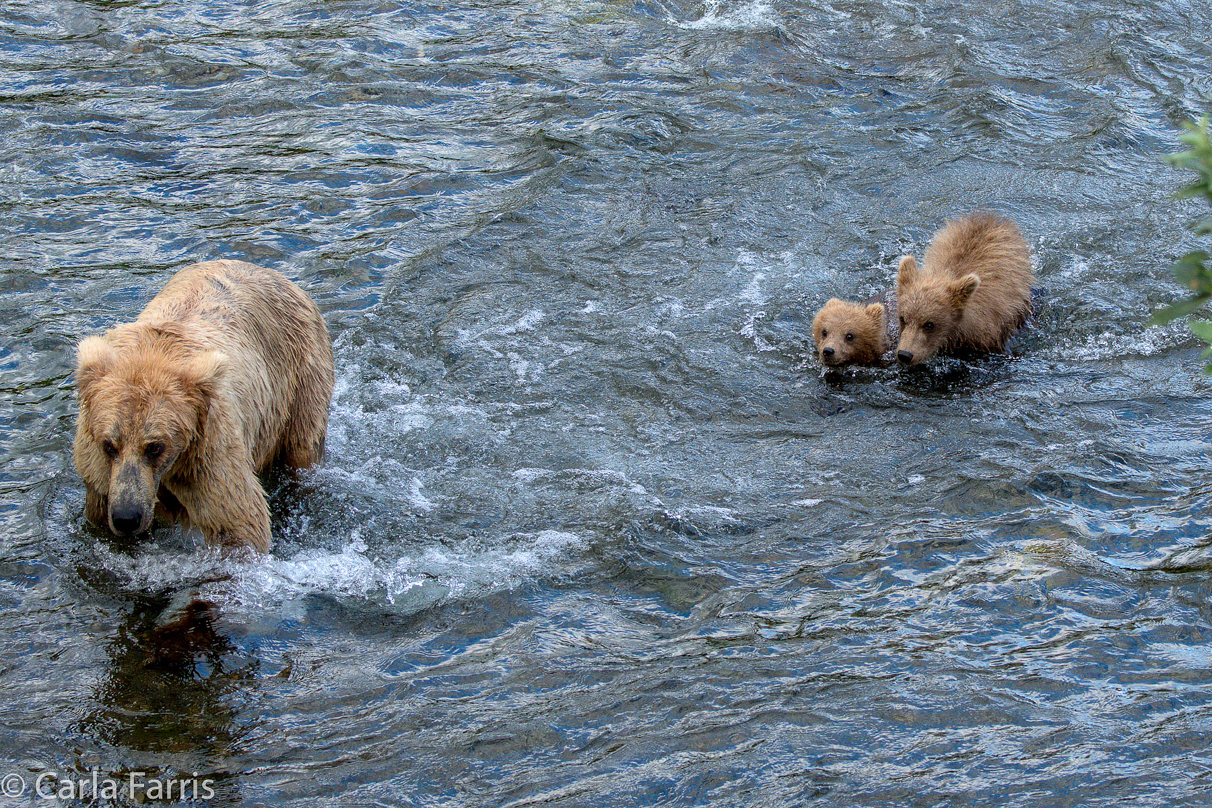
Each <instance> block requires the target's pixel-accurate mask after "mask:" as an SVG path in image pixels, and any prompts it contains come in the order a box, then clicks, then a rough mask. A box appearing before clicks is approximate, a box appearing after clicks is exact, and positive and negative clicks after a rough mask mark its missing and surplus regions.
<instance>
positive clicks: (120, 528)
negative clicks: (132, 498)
mask: <svg viewBox="0 0 1212 808" xmlns="http://www.w3.org/2000/svg"><path fill="white" fill-rule="evenodd" d="M143 516H144V513H143V508H141V507H139V505H137V504H135V503H129V502H128V503H115V504H114V506H113V507H112V508H110V510H109V523H110V525H111V526H112V527H113V529H114V532H115V533H117V534H118V535H120V536H133V535H135V534H136V533H139V532H140V531H142V529H143Z"/></svg>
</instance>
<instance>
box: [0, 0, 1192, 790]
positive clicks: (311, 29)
mask: <svg viewBox="0 0 1212 808" xmlns="http://www.w3.org/2000/svg"><path fill="white" fill-rule="evenodd" d="M1209 30H1212V11H1209V8H1208V6H1207V5H1206V4H1202V3H1190V4H1188V3H1157V4H1154V3H1138V2H1134V0H1105V2H1098V1H1097V0H1096V1H1095V2H1066V3H1047V4H1044V3H1031V2H1016V1H1015V0H1009V1H1008V2H997V3H970V4H952V3H927V4H918V3H901V2H895V3H875V2H809V1H805V2H788V1H787V0H709V2H707V3H706V4H700V3H697V2H678V1H677V0H656V2H635V3H630V2H616V1H615V0H608V1H606V2H601V1H599V0H585V2H567V1H566V0H556V1H555V2H540V3H518V2H510V0H496V1H495V2H470V3H467V2H465V3H456V4H437V5H432V4H425V3H421V2H414V0H399V1H398V2H393V1H389V0H382V1H381V2H373V1H371V2H352V1H350V0H337V1H335V2H318V1H317V2H306V1H305V0H281V1H280V2H273V3H249V2H243V3H211V2H203V0H161V1H160V2H153V1H152V0H124V1H122V2H119V1H117V0H113V1H111V2H107V1H103V0H94V1H93V2H78V1H76V0H50V1H49V2H48V1H45V0H40V2H22V1H20V0H19V1H18V2H10V3H6V4H5V5H4V7H3V9H2V10H0V99H2V104H0V132H2V134H3V137H0V206H2V211H3V216H2V218H0V228H2V230H0V232H2V233H3V244H4V255H3V258H2V259H0V316H3V318H4V320H5V321H6V322H7V323H8V326H7V329H6V330H5V331H4V336H3V341H2V343H0V395H2V396H3V401H4V405H3V408H2V409H0V520H2V522H0V523H2V525H3V528H2V533H0V693H2V694H3V695H0V714H2V715H3V721H0V768H3V771H0V775H7V774H17V775H19V776H20V777H21V778H23V779H24V780H25V781H26V783H27V784H28V785H29V786H30V788H27V789H26V791H25V794H24V796H21V797H14V798H9V797H4V796H0V804H3V805H10V804H11V805H29V804H31V800H32V802H33V804H49V803H48V802H47V801H43V800H40V798H38V797H37V795H33V797H32V798H31V790H30V789H31V788H32V786H33V783H34V782H35V780H36V778H38V777H39V776H40V775H46V776H47V777H48V778H50V779H44V781H43V782H44V784H45V783H48V782H56V783H60V782H64V781H65V780H68V779H70V778H73V777H87V776H91V772H93V771H98V772H100V775H101V777H102V778H105V777H111V778H125V777H126V776H127V773H129V772H133V771H138V772H145V773H147V776H148V777H160V778H174V777H177V778H193V779H195V780H198V781H200V780H206V781H208V782H211V783H212V787H213V789H214V791H215V794H214V797H213V798H212V799H210V800H208V801H200V802H205V804H212V805H233V806H234V805H266V806H288V805H289V806H349V805H359V806H360V805H382V806H393V805H401V806H405V805H407V806H444V807H447V806H489V805H491V806H497V805H500V806H529V805H544V806H592V807H593V808H600V807H601V806H633V805H644V806H648V805H651V806H656V805H662V806H664V805H678V806H681V805H711V806H737V807H738V808H739V807H740V806H745V807H746V808H747V807H749V806H788V807H791V806H826V805H829V806H832V805H838V806H903V805H922V806H939V805H950V806H961V805H977V804H979V805H999V806H1041V807H1044V806H1046V807H1048V808H1051V807H1053V806H1065V805H1073V806H1079V805H1080V806H1119V805H1123V804H1132V805H1136V806H1186V805H1192V806H1193V805H1206V804H1209V803H1212V753H1209V751H1208V741H1209V735H1210V733H1212V652H1210V651H1209V646H1208V643H1209V640H1210V639H1212V610H1210V608H1209V605H1208V600H1209V595H1210V594H1212V585H1210V584H1209V581H1210V579H1212V549H1209V548H1207V547H1206V542H1207V534H1208V530H1209V523H1210V521H1212V520H1210V517H1209V514H1208V508H1209V505H1210V504H1212V502H1210V501H1212V469H1210V463H1209V449H1210V442H1209V441H1210V434H1209V433H1210V429H1212V384H1210V383H1209V380H1208V378H1207V377H1204V376H1203V375H1201V373H1200V372H1199V369H1200V367H1201V365H1202V360H1201V358H1200V352H1199V348H1198V346H1197V345H1196V344H1195V343H1194V341H1193V340H1192V339H1191V338H1190V337H1189V336H1188V335H1187V333H1186V330H1185V328H1184V326H1183V325H1182V324H1181V323H1176V324H1173V325H1171V326H1168V327H1164V328H1157V327H1148V326H1147V320H1148V317H1149V315H1150V313H1151V312H1152V311H1153V310H1154V309H1156V308H1157V307H1159V306H1160V305H1162V304H1164V303H1167V302H1171V301H1173V300H1175V299H1177V298H1178V296H1179V295H1180V294H1181V290H1180V289H1179V288H1178V287H1177V286H1176V285H1175V284H1174V283H1173V281H1172V279H1171V278H1170V276H1169V273H1168V271H1167V266H1168V265H1169V263H1170V262H1171V261H1172V260H1173V259H1174V258H1175V257H1177V256H1178V255H1180V254H1181V253H1183V252H1185V251H1187V250H1189V249H1191V248H1192V247H1193V246H1194V245H1195V243H1196V242H1195V240H1194V239H1193V237H1192V236H1190V234H1189V230H1188V229H1187V224H1188V222H1189V221H1190V219H1191V218H1192V217H1193V216H1195V215H1196V214H1198V213H1200V212H1201V210H1200V207H1199V206H1198V205H1195V204H1192V203H1176V202H1174V201H1173V199H1172V195H1173V193H1174V192H1175V191H1176V190H1177V189H1178V188H1179V187H1180V186H1181V185H1182V184H1184V183H1185V182H1187V181H1188V180H1189V177H1187V176H1184V175H1183V174H1182V172H1179V171H1177V170H1176V169H1174V168H1172V167H1170V166H1168V165H1167V164H1165V163H1164V162H1163V160H1162V159H1161V157H1162V155H1163V154H1165V153H1167V152H1171V151H1175V150H1177V149H1178V147H1179V143H1178V140H1177V135H1178V131H1179V129H1178V127H1179V123H1180V121H1182V120H1183V119H1184V118H1186V117H1187V116H1189V115H1192V114H1195V113H1198V112H1201V111H1203V110H1204V109H1205V108H1207V107H1208V106H1209V105H1210V102H1208V101H1206V100H1205V99H1206V98H1207V97H1208V96H1209V95H1210V94H1212V46H1210V45H1209V42H1208V37H1207V33H1208V31H1209ZM977 207H982V208H990V209H993V210H997V211H1000V212H1002V213H1004V214H1006V215H1009V216H1011V217H1013V218H1014V219H1016V220H1017V221H1018V222H1019V223H1020V224H1021V226H1022V228H1023V230H1024V232H1025V233H1026V234H1027V235H1028V238H1029V241H1030V242H1031V245H1032V248H1033V251H1034V253H1035V258H1036V265H1037V271H1038V281H1037V286H1038V296H1039V311H1038V315H1037V317H1036V319H1035V321H1034V322H1033V323H1032V325H1031V326H1030V328H1028V329H1027V330H1026V331H1025V332H1023V333H1022V334H1020V335H1019V336H1018V337H1017V338H1016V339H1015V341H1014V346H1013V347H1014V351H1013V355H1012V356H1010V357H994V358H991V359H988V360H986V361H983V362H977V363H974V364H961V363H957V362H942V363H938V364H936V365H935V366H933V368H932V369H930V370H929V371H926V372H922V373H902V372H898V371H896V370H876V371H870V372H864V373H856V374H852V375H849V376H846V377H843V378H842V379H840V380H839V379H828V378H823V377H822V376H821V373H820V368H819V366H818V365H817V364H816V362H815V361H814V360H813V359H812V357H811V352H810V350H809V343H808V342H807V340H808V339H809V323H810V320H811V316H812V312H813V311H814V310H815V308H816V307H817V306H818V305H820V304H821V303H822V302H823V301H824V300H826V299H827V298H828V297H830V296H833V295H840V296H843V297H852V298H857V297H862V296H866V295H868V294H871V293H874V292H877V291H879V290H880V289H882V288H883V287H884V286H885V285H887V284H888V283H890V282H891V280H892V276H893V273H894V268H895V263H896V259H897V257H898V256H899V255H900V254H901V253H902V252H910V251H911V252H915V253H917V254H918V255H919V256H920V255H921V253H922V250H923V249H924V245H925V242H926V241H927V240H928V239H929V236H930V234H931V233H932V232H933V230H934V229H936V228H937V227H938V226H939V225H940V224H941V222H942V221H943V220H944V219H945V218H946V217H947V216H951V215H954V214H957V213H961V212H965V211H968V210H971V209H973V208H977ZM220 257H225V258H240V259H245V260H249V261H254V262H257V263H261V264H264V265H267V266H271V267H275V268H277V269H280V270H282V271H283V272H285V273H286V274H287V275H288V276H290V277H292V278H294V279H296V280H297V281H299V282H300V283H301V284H303V285H304V286H305V287H306V288H308V290H309V291H310V292H311V293H312V294H313V295H314V296H315V298H316V299H317V300H318V302H319V303H320V306H321V308H322V310H323V311H324V313H325V316H326V318H327V321H328V323H329V327H330V330H331V332H332V334H333V338H334V342H335V349H336V357H337V376H338V382H337V391H336V395H335V398H334V402H333V408H332V414H331V423H330V435H329V453H328V457H327V459H326V462H325V463H324V465H323V466H322V467H321V468H320V469H318V470H317V471H315V472H313V473H311V474H308V475H305V476H304V477H303V479H302V480H301V481H299V482H291V481H288V480H283V479H280V478H276V477H275V478H271V479H269V480H268V481H267V485H269V487H270V489H271V492H272V509H273V518H274V542H275V544H274V549H273V552H272V553H271V555H270V556H269V557H268V558H265V559H262V560H257V561H253V562H249V563H246V564H239V565H227V566H225V565H224V564H223V563H221V562H216V561H215V560H213V559H211V558H210V557H208V556H207V555H205V554H204V553H201V552H199V550H198V549H197V548H196V547H195V538H196V537H194V536H192V535H190V534H184V535H183V534H181V533H179V532H173V531H162V532H160V533H158V534H157V535H155V536H154V537H153V538H152V540H150V541H147V542H144V543H142V544H139V545H137V546H135V547H126V546H120V545H118V544H116V543H115V542H113V541H111V540H110V539H108V538H107V537H106V536H104V535H103V534H100V533H97V532H95V531H93V530H91V529H89V528H87V527H86V526H85V525H84V523H83V517H82V509H83V489H82V486H81V483H80V481H79V479H78V477H77V475H76V473H75V471H74V469H73V468H72V465H71V461H70V446H71V434H72V429H73V424H74V419H75V401H74V396H73V392H72V390H73V387H72V369H73V348H74V345H75V343H76V342H77V341H78V340H79V339H80V338H81V337H82V336H84V335H87V334H89V333H95V332H98V331H101V330H104V329H105V328H106V327H108V326H110V325H111V324H113V323H115V322H119V321H123V320H129V319H132V318H133V317H134V316H136V314H137V313H138V312H139V310H140V309H141V308H142V307H143V305H144V304H145V303H146V302H147V301H148V300H149V299H150V298H151V297H152V296H153V295H154V294H155V292H156V291H157V290H158V289H159V288H160V287H161V286H162V285H163V284H164V282H165V281H166V280H167V278H168V277H169V276H170V275H171V274H172V272H173V271H174V270H175V269H177V268H179V267H181V266H183V265H185V264H187V263H190V262H193V261H199V260H204V259H211V258H220ZM225 572H226V573H230V577H228V578H224V577H223V573H225ZM194 595H197V596H199V598H200V599H204V600H209V601H211V602H213V603H215V604H216V607H217V610H218V612H217V613H218V617H217V618H216V619H215V620H214V622H213V623H211V624H209V629H207V625H208V624H207V623H206V621H205V620H203V619H199V620H198V621H196V625H194V629H193V630H192V631H191V632H186V633H185V635H184V636H180V634H179V633H178V634H171V633H170V635H166V634H165V632H164V631H163V629H164V627H165V625H166V624H167V622H168V621H169V619H170V616H173V615H181V614H184V613H187V610H188V606H187V604H188V603H189V601H190V599H191V597H192V596H194ZM166 637H167V638H166ZM173 642H176V645H173ZM125 799H126V798H125V797H122V798H120V799H119V803H118V804H126V802H123V800H125ZM65 802H66V803H67V804H73V802H75V803H80V804H86V803H88V800H87V799H83V800H81V799H75V800H73V799H71V798H69V799H67V800H65ZM169 802H171V801H169ZM103 804H108V803H103ZM161 804H164V803H163V802H162V803H161Z"/></svg>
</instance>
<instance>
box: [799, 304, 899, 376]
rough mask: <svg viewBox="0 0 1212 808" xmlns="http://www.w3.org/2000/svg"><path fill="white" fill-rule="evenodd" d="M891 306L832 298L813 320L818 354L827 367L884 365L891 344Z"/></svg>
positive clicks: (813, 333) (813, 331) (813, 332)
mask: <svg viewBox="0 0 1212 808" xmlns="http://www.w3.org/2000/svg"><path fill="white" fill-rule="evenodd" d="M889 319H890V318H889V314H888V305H886V304H885V303H881V302H870V301H869V302H867V303H852V302H850V301H846V300H839V299H838V298H836V297H834V298H830V299H829V300H828V301H827V302H826V303H825V305H824V306H821V308H820V310H819V311H818V312H817V313H816V317H814V318H813V320H812V336H813V338H814V339H815V340H816V350H817V356H818V357H820V360H821V364H822V365H824V366H825V367H831V368H837V367H844V366H845V365H879V364H884V360H883V356H884V354H885V353H886V352H887V351H888V349H889V347H891V344H892V339H894V337H892V335H890V334H889Z"/></svg>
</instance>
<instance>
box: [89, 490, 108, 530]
mask: <svg viewBox="0 0 1212 808" xmlns="http://www.w3.org/2000/svg"><path fill="white" fill-rule="evenodd" d="M84 518H85V519H87V520H88V521H90V522H92V523H93V525H94V526H95V527H99V528H104V529H106V530H108V529H109V497H107V496H105V494H102V493H101V492H99V491H96V490H94V489H93V488H92V486H89V485H85V486H84Z"/></svg>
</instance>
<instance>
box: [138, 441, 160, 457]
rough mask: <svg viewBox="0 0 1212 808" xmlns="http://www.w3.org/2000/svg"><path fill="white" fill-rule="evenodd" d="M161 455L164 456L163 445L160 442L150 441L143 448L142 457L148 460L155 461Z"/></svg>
mask: <svg viewBox="0 0 1212 808" xmlns="http://www.w3.org/2000/svg"><path fill="white" fill-rule="evenodd" d="M162 454H164V444H163V443H160V441H152V442H151V443H149V444H147V445H146V446H144V447H143V456H144V457H146V458H147V459H148V460H156V459H157V458H159V457H160V455H162Z"/></svg>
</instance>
